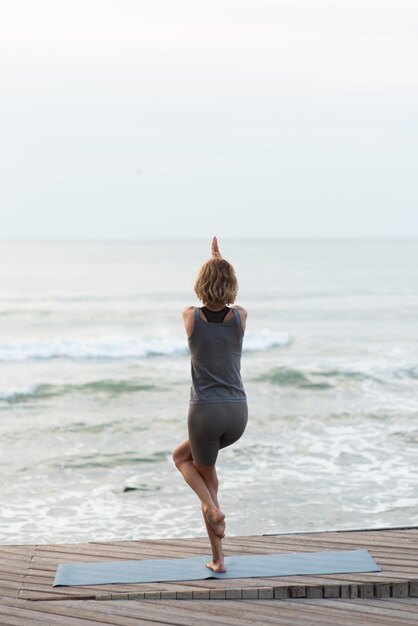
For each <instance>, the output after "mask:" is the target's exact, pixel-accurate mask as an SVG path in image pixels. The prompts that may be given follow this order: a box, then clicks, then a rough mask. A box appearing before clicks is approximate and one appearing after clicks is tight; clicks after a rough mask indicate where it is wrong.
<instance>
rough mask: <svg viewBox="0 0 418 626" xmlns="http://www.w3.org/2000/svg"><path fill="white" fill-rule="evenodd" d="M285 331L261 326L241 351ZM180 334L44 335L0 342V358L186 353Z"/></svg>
mask: <svg viewBox="0 0 418 626" xmlns="http://www.w3.org/2000/svg"><path fill="white" fill-rule="evenodd" d="M289 341H290V337H289V335H287V334H286V333H281V332H277V331H270V330H268V329H263V330H261V331H258V332H255V333H253V334H251V333H248V336H247V335H246V336H245V339H244V346H243V349H244V351H245V350H247V351H250V350H268V349H270V348H273V347H275V346H283V345H286V344H287V343H289ZM187 353H188V346H187V341H185V338H184V336H183V335H181V336H180V335H177V336H176V335H173V334H172V333H171V332H169V331H167V330H165V331H162V332H160V333H158V334H155V335H151V336H148V337H135V336H131V337H126V336H125V337H124V336H121V335H109V336H106V337H98V338H89V339H84V340H83V339H65V338H62V339H43V340H38V341H26V342H18V341H17V342H10V343H0V361H26V360H31V359H54V358H69V359H126V358H144V357H148V356H152V355H163V356H172V355H176V354H187Z"/></svg>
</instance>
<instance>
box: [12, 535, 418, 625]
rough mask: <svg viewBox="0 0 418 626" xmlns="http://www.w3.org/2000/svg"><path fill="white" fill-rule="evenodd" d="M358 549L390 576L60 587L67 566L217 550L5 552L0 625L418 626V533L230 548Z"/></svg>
mask: <svg viewBox="0 0 418 626" xmlns="http://www.w3.org/2000/svg"><path fill="white" fill-rule="evenodd" d="M353 548H367V549H368V550H369V552H370V554H371V555H372V556H373V558H374V559H375V560H376V562H377V563H378V565H379V566H380V567H381V568H382V571H381V572H371V573H364V574H355V573H354V574H327V575H322V576H316V575H303V576H286V577H285V576H277V577H270V578H239V579H229V580H227V579H224V580H222V579H207V580H197V581H182V582H178V583H142V584H136V583H135V584H111V585H109V584H108V585H92V586H80V587H52V582H53V580H54V576H55V572H56V568H57V565H58V563H60V562H71V561H96V560H97V561H99V560H104V561H109V560H123V559H158V558H183V557H186V556H195V555H199V554H210V544H209V541H208V539H207V537H193V538H187V539H162V540H139V541H111V542H100V541H93V542H89V543H82V544H75V543H72V544H71V543H70V544H51V545H4V546H0V596H1V598H0V624H8V625H9V624H10V625H12V624H22V625H23V624H31V625H32V624H33V625H34V626H36V625H37V624H65V625H67V624H68V625H71V624H93V623H94V624H96V625H97V624H98V623H102V624H120V625H124V626H125V625H126V626H129V625H130V624H146V623H149V624H151V623H152V624H154V625H156V624H157V625H158V624H199V626H200V625H204V624H214V623H219V622H222V623H224V624H231V625H233V624H236V625H237V626H238V625H243V624H247V623H248V624H257V623H262V624H270V623H274V624H290V623H292V624H294V625H295V626H296V625H297V624H299V623H302V622H304V623H306V622H307V621H308V623H310V624H321V625H322V624H328V623H329V624H347V625H348V624H374V623H376V624H382V625H384V624H391V625H396V626H398V625H400V624H404V623H405V624H406V623H408V624H414V623H415V624H418V527H408V528H407V527H405V528H398V529H395V528H388V529H381V530H376V529H370V530H349V531H347V530H345V531H338V530H337V531H324V532H311V533H309V532H303V533H289V534H278V535H252V536H243V537H240V536H236V537H226V538H225V539H224V551H225V555H226V556H229V555H230V556H232V555H243V554H271V553H280V552H308V551H318V550H343V549H353ZM103 600H107V601H108V602H103ZM112 600H117V602H113V601H112ZM179 600H181V602H179ZM226 600H227V602H226ZM197 611H198V612H199V617H198V618H197V613H196V612H197ZM327 620H328V621H327Z"/></svg>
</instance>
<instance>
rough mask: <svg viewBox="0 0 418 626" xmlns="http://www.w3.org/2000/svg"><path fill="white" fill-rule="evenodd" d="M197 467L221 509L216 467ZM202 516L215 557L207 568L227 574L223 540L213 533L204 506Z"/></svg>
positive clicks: (215, 502)
mask: <svg viewBox="0 0 418 626" xmlns="http://www.w3.org/2000/svg"><path fill="white" fill-rule="evenodd" d="M195 465H196V467H197V468H198V470H199V472H200V473H201V474H202V476H203V478H204V480H205V482H206V485H207V487H208V489H209V492H210V494H211V496H212V500H213V502H214V504H215V505H216V506H217V507H218V508H219V501H218V485H219V483H218V476H217V474H216V468H215V466H214V465H213V466H207V465H199V464H198V463H195ZM202 515H203V519H204V521H205V524H206V530H207V533H208V536H209V541H210V543H211V546H212V555H213V561H210V562H209V563H206V567H209V569H212V570H213V571H214V572H226V567H225V563H224V553H223V550H222V539H221V538H220V537H218V536H217V535H216V534H215V533H214V532H213V529H212V528H211V526H210V524H209V522H208V520H207V517H206V514H205V511H204V510H203V506H202Z"/></svg>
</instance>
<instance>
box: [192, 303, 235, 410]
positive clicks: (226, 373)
mask: <svg viewBox="0 0 418 626" xmlns="http://www.w3.org/2000/svg"><path fill="white" fill-rule="evenodd" d="M232 311H233V312H234V314H233V317H232V318H231V319H230V320H227V321H224V322H220V323H218V324H216V323H211V322H205V321H204V320H202V318H201V317H200V315H199V308H198V307H196V308H195V312H194V329H193V332H192V334H191V335H190V337H189V338H188V343H189V350H190V355H191V371H192V383H193V384H192V386H191V387H190V403H192V404H199V403H203V402H246V401H247V396H246V393H245V390H244V385H243V383H242V379H241V353H242V341H243V338H244V332H243V330H242V325H241V318H240V315H239V313H238V311H237V310H236V309H234V308H232Z"/></svg>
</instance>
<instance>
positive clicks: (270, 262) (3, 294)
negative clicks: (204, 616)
mask: <svg viewBox="0 0 418 626" xmlns="http://www.w3.org/2000/svg"><path fill="white" fill-rule="evenodd" d="M218 237H219V235H218ZM219 239H220V248H221V253H222V254H223V256H224V257H225V258H227V259H228V260H229V261H230V262H231V263H232V264H233V265H234V267H235V269H236V272H237V275H238V280H239V294H238V298H237V302H236V303H237V304H240V305H241V306H244V307H245V308H246V309H247V310H248V321H247V329H246V333H245V337H244V344H243V354H242V364H241V365H242V369H241V373H242V377H243V382H244V386H245V389H246V392H247V397H248V407H249V420H248V425H247V429H246V431H245V433H244V435H243V436H242V437H241V439H240V440H239V441H237V442H236V443H235V444H233V445H232V446H230V447H228V448H224V449H222V450H221V451H220V452H219V455H218V460H217V471H218V476H219V484H220V487H219V501H220V505H221V508H222V510H223V511H224V512H225V514H226V523H227V526H226V532H227V534H229V535H244V534H262V533H269V532H270V533H272V532H284V531H294V530H313V529H325V528H352V527H372V526H374V527H377V526H381V525H405V524H417V523H418V294H417V287H418V245H417V241H416V240H403V241H402V240H380V241H379V240H280V239H277V240H274V239H270V240H268V239H266V240H222V238H221V237H219ZM209 256H210V241H209V240H208V241H206V240H193V241H192V240H175V241H162V240H159V241H149V240H148V241H145V240H144V241H141V240H137V241H104V242H97V241H96V242H95V241H33V242H24V241H9V242H5V241H4V242H1V244H0V279H1V288H0V464H1V482H0V543H3V544H12V543H44V542H47V543H59V542H78V541H94V540H116V539H119V540H124V539H126V540H129V539H143V538H167V537H191V536H204V535H205V534H206V530H205V526H204V521H203V519H202V516H201V508H200V502H199V500H198V498H197V496H196V495H195V493H194V492H193V491H192V490H191V489H190V487H189V486H188V485H187V483H186V482H185V481H184V479H183V477H182V475H181V474H180V473H179V472H178V470H177V469H176V467H175V465H174V463H173V459H172V452H173V450H174V448H175V447H176V446H177V445H178V444H180V443H181V442H183V441H184V440H185V439H187V436H188V434H187V411H188V400H189V392H190V384H191V378H190V355H189V351H188V344H187V337H186V332H185V329H184V325H183V320H182V316H181V311H182V309H183V308H184V307H185V306H187V305H199V304H200V303H199V301H198V300H197V299H196V296H195V294H194V291H193V285H194V280H195V278H196V275H197V272H198V270H199V267H200V266H201V264H202V263H203V262H204V261H206V260H207V259H208V258H209Z"/></svg>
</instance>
